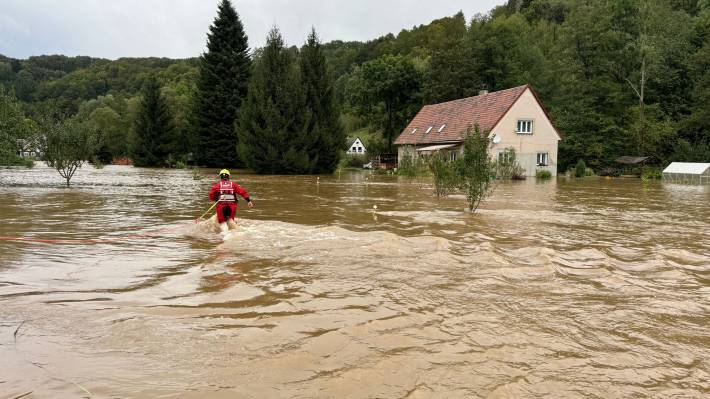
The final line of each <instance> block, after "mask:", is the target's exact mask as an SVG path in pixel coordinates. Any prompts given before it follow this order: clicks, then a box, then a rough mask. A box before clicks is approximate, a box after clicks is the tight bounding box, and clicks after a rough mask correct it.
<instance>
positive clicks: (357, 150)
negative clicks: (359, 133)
mask: <svg viewBox="0 0 710 399" xmlns="http://www.w3.org/2000/svg"><path fill="white" fill-rule="evenodd" d="M366 152H367V149H365V144H363V143H362V140H360V138H359V137H357V138H355V141H353V143H352V144H350V146H349V147H348V150H347V151H346V152H345V153H346V154H350V155H352V154H365V153H366Z"/></svg>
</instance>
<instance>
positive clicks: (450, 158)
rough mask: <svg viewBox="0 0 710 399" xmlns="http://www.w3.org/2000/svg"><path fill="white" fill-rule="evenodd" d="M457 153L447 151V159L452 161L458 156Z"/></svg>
mask: <svg viewBox="0 0 710 399" xmlns="http://www.w3.org/2000/svg"><path fill="white" fill-rule="evenodd" d="M458 155H459V153H458V152H457V151H456V150H454V151H451V152H450V153H449V161H451V162H454V161H455V160H456V158H457V157H458Z"/></svg>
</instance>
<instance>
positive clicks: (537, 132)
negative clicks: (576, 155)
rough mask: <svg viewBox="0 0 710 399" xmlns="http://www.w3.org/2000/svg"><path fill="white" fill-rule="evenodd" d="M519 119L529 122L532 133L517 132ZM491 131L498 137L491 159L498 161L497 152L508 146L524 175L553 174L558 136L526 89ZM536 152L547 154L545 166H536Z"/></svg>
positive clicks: (555, 166)
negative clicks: (546, 164)
mask: <svg viewBox="0 0 710 399" xmlns="http://www.w3.org/2000/svg"><path fill="white" fill-rule="evenodd" d="M520 119H525V120H532V121H533V133H532V134H518V133H517V124H518V120H520ZM492 132H493V133H495V134H497V135H498V136H499V137H500V138H501V141H500V143H498V144H494V145H493V146H492V147H491V157H493V159H497V158H498V153H500V152H503V151H504V150H505V149H506V148H509V147H512V148H514V149H515V152H516V156H517V160H518V163H519V164H520V166H522V167H523V168H525V174H526V175H527V176H535V172H536V170H539V169H545V170H549V171H550V172H551V173H552V175H553V176H556V175H557V147H558V142H559V140H560V137H559V136H558V134H557V131H556V130H555V128H554V127H553V126H552V123H551V122H550V120H549V119H548V118H547V115H546V114H545V111H544V110H543V109H542V108H541V107H540V104H539V103H538V102H537V100H536V99H535V95H534V94H533V93H532V92H531V91H530V89H527V90H525V92H524V93H523V94H522V95H521V96H520V98H519V99H518V101H516V102H515V104H513V106H512V107H511V108H510V110H509V111H508V112H507V113H506V114H505V115H504V116H503V118H502V119H501V120H500V122H498V124H497V125H496V127H495V128H493V130H492ZM538 152H547V154H548V155H547V156H548V166H546V167H542V166H537V165H536V164H537V153H538Z"/></svg>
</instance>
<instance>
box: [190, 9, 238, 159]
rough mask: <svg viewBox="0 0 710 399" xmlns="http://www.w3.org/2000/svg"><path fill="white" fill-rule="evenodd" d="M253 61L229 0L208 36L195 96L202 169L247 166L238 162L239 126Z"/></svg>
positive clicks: (193, 124) (197, 149)
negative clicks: (237, 126)
mask: <svg viewBox="0 0 710 399" xmlns="http://www.w3.org/2000/svg"><path fill="white" fill-rule="evenodd" d="M250 74H251V58H250V56H249V45H248V41H247V36H246V33H244V26H243V25H242V22H241V20H240V19H239V15H238V14H237V12H236V11H235V10H234V7H233V6H232V3H231V2H230V1H229V0H222V1H221V2H220V4H219V8H218V13H217V17H216V18H215V20H214V23H213V24H212V26H210V31H209V33H208V35H207V52H206V53H205V54H203V55H202V57H200V72H199V77H198V79H197V85H196V90H195V94H194V109H193V115H192V116H193V121H192V122H193V123H192V126H193V129H194V133H195V135H196V138H195V143H194V145H195V147H194V150H195V154H196V161H197V163H198V164H200V165H206V166H210V167H224V166H228V165H238V166H243V165H244V161H246V159H241V160H239V159H237V153H236V150H235V149H236V146H237V144H238V142H237V137H236V135H235V133H234V126H235V122H236V121H237V116H238V114H239V110H240V108H241V107H242V103H243V101H244V99H245V98H246V96H247V88H248V84H249V77H250Z"/></svg>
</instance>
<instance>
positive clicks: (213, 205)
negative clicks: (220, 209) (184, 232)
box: [195, 201, 219, 221]
mask: <svg viewBox="0 0 710 399" xmlns="http://www.w3.org/2000/svg"><path fill="white" fill-rule="evenodd" d="M218 202H219V201H215V203H214V204H212V206H211V207H210V209H208V210H207V211H206V212H205V213H203V214H202V216H200V217H198V218H197V219H195V221H198V220H200V219H202V218H203V217H205V215H206V214H208V213H210V211H211V210H212V209H213V208H214V207H215V205H217V203H218Z"/></svg>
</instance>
